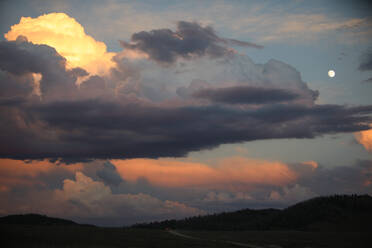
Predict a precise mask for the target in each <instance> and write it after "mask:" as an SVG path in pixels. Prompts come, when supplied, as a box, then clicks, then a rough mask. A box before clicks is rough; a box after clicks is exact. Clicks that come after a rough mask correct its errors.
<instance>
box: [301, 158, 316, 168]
mask: <svg viewBox="0 0 372 248" xmlns="http://www.w3.org/2000/svg"><path fill="white" fill-rule="evenodd" d="M301 164H303V165H307V166H310V167H311V169H312V170H315V169H316V168H318V163H317V162H315V161H312V160H310V161H305V162H302V163H301Z"/></svg>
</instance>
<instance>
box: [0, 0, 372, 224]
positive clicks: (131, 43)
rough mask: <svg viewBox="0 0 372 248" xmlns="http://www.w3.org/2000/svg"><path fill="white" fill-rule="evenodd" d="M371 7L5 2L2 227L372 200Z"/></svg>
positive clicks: (0, 48) (0, 71) (0, 60)
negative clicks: (18, 221) (324, 198)
mask: <svg viewBox="0 0 372 248" xmlns="http://www.w3.org/2000/svg"><path fill="white" fill-rule="evenodd" d="M370 9H371V6H370V4H368V1H336V0H334V1H331V0H330V1H301V0H298V1H294V0H293V1H237V0H236V1H234V0H233V1H165V0H164V1H160V0H159V1H121V0H110V1H98V0H96V1H94V0H93V1H83V0H81V1H72V0H71V1H42V0H33V1H26V0H24V1H21V0H13V1H10V0H9V1H1V2H0V32H1V37H0V216H4V215H8V214H20V213H40V214H46V215H50V216H56V217H62V218H68V219H71V220H75V221H79V222H83V223H92V224H97V225H105V226H108V225H109V226H120V225H129V224H133V223H137V222H143V221H153V220H163V219H167V218H183V217H187V216H194V215H199V214H208V213H215V212H221V211H233V210H238V209H242V208H266V207H276V208H283V207H286V206H288V205H290V204H293V203H296V202H298V201H302V200H306V199H309V198H311V197H315V196H320V195H329V194H336V193H337V194H354V193H357V194H366V193H367V194H372V129H370V128H371V127H372V43H371V40H372V15H371V12H370ZM329 70H334V71H335V77H329V76H328V71H329Z"/></svg>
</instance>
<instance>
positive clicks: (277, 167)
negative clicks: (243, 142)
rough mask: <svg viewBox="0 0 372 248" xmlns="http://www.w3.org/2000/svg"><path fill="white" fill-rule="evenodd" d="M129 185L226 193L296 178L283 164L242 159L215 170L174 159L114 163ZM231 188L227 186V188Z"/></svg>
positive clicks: (239, 158)
mask: <svg viewBox="0 0 372 248" xmlns="http://www.w3.org/2000/svg"><path fill="white" fill-rule="evenodd" d="M111 162H112V163H113V164H114V165H115V167H116V169H117V171H118V172H119V174H120V175H121V176H122V178H123V179H124V180H126V181H132V182H133V181H136V180H138V179H140V178H144V179H146V180H147V181H148V182H149V183H151V184H152V185H155V186H162V187H195V188H214V189H225V190H226V189H227V188H228V187H230V188H231V190H234V187H235V188H240V189H242V188H245V189H247V188H250V187H255V186H257V185H284V184H288V183H289V182H292V181H294V180H295V179H296V177H297V175H296V173H295V172H293V171H292V170H291V169H290V168H288V166H287V165H286V164H284V163H280V162H276V161H265V160H254V159H247V158H243V157H232V158H225V159H224V160H222V161H219V162H218V164H217V165H216V166H215V167H212V166H208V165H206V164H201V163H193V162H180V161H177V160H174V159H173V160H171V159H130V160H112V161H111ZM227 185H228V186H227Z"/></svg>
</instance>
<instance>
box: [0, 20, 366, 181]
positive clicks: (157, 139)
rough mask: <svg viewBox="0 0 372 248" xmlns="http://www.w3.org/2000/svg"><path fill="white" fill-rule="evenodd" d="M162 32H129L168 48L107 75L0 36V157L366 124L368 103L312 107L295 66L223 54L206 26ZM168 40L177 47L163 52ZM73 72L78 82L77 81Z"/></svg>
mask: <svg viewBox="0 0 372 248" xmlns="http://www.w3.org/2000/svg"><path fill="white" fill-rule="evenodd" d="M159 32H160V31H159ZM164 32H165V33H166V34H167V35H166V37H167V38H166V40H167V39H171V40H172V42H170V43H169V44H168V42H165V41H164V37H163V35H160V36H159V35H158V32H152V33H150V34H149V33H143V34H141V35H137V36H138V37H142V35H144V36H146V37H147V36H149V37H150V38H151V41H153V42H154V43H151V44H155V45H156V44H157V45H160V44H161V45H162V46H163V48H165V47H168V48H169V49H170V52H171V54H168V55H166V56H165V58H163V57H161V56H160V55H159V56H160V57H156V56H158V55H156V56H155V55H151V54H149V56H150V59H149V58H148V57H146V56H139V57H138V56H137V57H136V56H134V57H133V56H132V55H133V54H132V55H130V56H129V55H128V53H127V52H126V50H124V51H123V52H120V53H118V54H116V55H115V57H114V62H115V63H116V66H115V67H113V68H111V71H110V73H108V74H105V75H104V76H99V75H91V76H89V77H88V75H87V72H86V71H84V70H83V69H81V68H66V60H65V59H64V58H63V57H62V56H61V55H60V54H58V53H57V52H56V50H55V49H54V48H52V47H49V46H47V45H36V44H33V43H31V42H28V41H27V39H26V38H24V37H19V38H18V39H17V40H16V41H2V42H1V43H0V54H1V55H2V56H1V57H0V76H1V78H0V79H1V80H0V88H4V89H5V90H7V93H6V94H5V95H4V94H2V95H1V99H0V103H1V108H0V115H1V121H0V127H1V131H2V133H3V134H2V140H1V144H0V146H1V149H0V157H3V158H17V159H44V158H48V159H51V160H56V159H62V161H64V162H68V161H78V160H80V161H87V160H89V159H95V158H102V159H110V158H138V157H142V158H157V157H164V156H167V157H177V156H184V155H186V154H187V153H188V152H190V151H197V150H201V149H209V148H213V147H216V146H218V145H221V144H226V143H238V142H245V141H253V140H262V139H279V138H313V137H316V136H319V135H324V134H333V133H339V132H355V131H362V130H366V129H369V126H368V123H370V122H371V116H370V114H371V112H372V106H341V105H318V104H317V103H316V99H317V96H318V94H319V92H318V91H316V90H312V89H310V88H309V87H308V86H307V84H306V83H305V82H303V81H302V79H301V75H300V73H299V72H298V71H297V70H296V69H295V68H293V67H292V66H290V65H288V64H285V63H283V62H281V61H277V60H270V61H268V62H267V63H265V64H255V63H254V62H253V61H252V60H251V59H250V58H249V57H248V56H246V55H239V54H236V53H232V54H230V53H229V54H226V53H225V52H226V51H228V50H229V48H228V46H227V45H226V44H229V43H231V42H232V41H231V40H228V39H222V38H220V37H218V36H217V35H216V33H215V32H214V30H213V29H212V28H210V27H202V26H200V25H199V24H196V23H186V22H179V24H178V31H177V32H173V31H170V30H168V31H164V30H163V31H161V32H160V33H161V34H163V33H164ZM137 36H135V37H137ZM171 37H172V38H171ZM138 39H139V38H138ZM173 39H176V40H177V41H174V42H176V45H175V47H177V49H178V48H179V46H180V47H181V48H182V49H181V48H180V49H181V50H177V49H176V50H172V49H175V48H174V47H173V45H174V44H173ZM140 41H141V42H142V40H141V39H139V40H138V42H140ZM141 42H140V43H138V44H142V43H141ZM178 42H180V44H178ZM200 42H201V43H202V44H204V45H203V46H202V47H201V48H200V47H199V45H198V44H199V43H200ZM234 42H235V43H236V42H237V41H234ZM234 42H233V43H234ZM220 43H222V44H224V45H223V46H220ZM136 44H137V43H136ZM143 44H144V45H146V46H147V45H149V44H148V43H146V42H145V43H143ZM127 45H128V46H136V45H135V44H127ZM246 45H248V44H246ZM141 46H142V45H141ZM194 46H196V48H195V47H194ZM127 48H130V49H137V48H136V47H127ZM138 49H139V48H138ZM154 49H155V48H154ZM156 49H157V50H156V52H161V51H162V50H158V48H156ZM183 49H186V50H185V51H188V52H184V50H183ZM187 49H189V50H187ZM195 49H196V50H195ZM198 49H199V50H198ZM200 49H201V50H200ZM208 49H217V50H218V51H224V52H221V53H220V52H216V51H217V50H216V51H215V52H213V53H212V54H219V56H217V57H218V58H216V59H213V60H211V59H210V55H211V54H209V53H210V52H207V51H209V50H208ZM221 49H222V50H221ZM151 51H152V50H151ZM142 52H148V51H147V50H146V51H145V50H143V51H142ZM152 52H154V51H152ZM152 52H151V53H152ZM194 52H195V54H197V55H198V59H196V60H194V59H193V58H194V56H191V55H192V54H193V53H194ZM187 54H188V55H187ZM189 55H190V56H189ZM151 56H155V57H151ZM178 56H181V57H184V58H187V59H186V60H184V61H183V62H182V63H176V64H175V65H174V66H171V67H170V66H166V67H164V66H162V64H160V65H159V64H158V63H154V62H153V61H152V59H155V58H156V59H158V60H159V59H160V60H162V59H163V60H164V62H173V60H174V59H176V58H177V57H178ZM151 58H152V59H151ZM35 74H37V75H40V77H39V79H38V78H37V77H35ZM79 77H84V78H85V79H84V81H82V82H79V83H78V78H79ZM37 79H38V80H37ZM10 81H12V82H14V83H12V84H9V82H10ZM35 82H37V83H35ZM37 84H39V88H40V94H39V96H38V95H37V94H35V89H34V88H35V87H36V85H37ZM102 173H103V174H102V175H101V176H104V177H106V176H109V175H108V174H105V172H102ZM118 182H119V181H117V182H116V183H118Z"/></svg>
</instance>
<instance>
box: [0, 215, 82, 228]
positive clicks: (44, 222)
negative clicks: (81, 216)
mask: <svg viewBox="0 0 372 248" xmlns="http://www.w3.org/2000/svg"><path fill="white" fill-rule="evenodd" d="M0 224H4V225H8V224H13V225H41V226H49V225H60V226H63V225H64V226H65V225H79V224H77V223H75V222H73V221H71V220H65V219H60V218H52V217H48V216H46V215H40V214H18V215H8V216H5V217H0Z"/></svg>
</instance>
